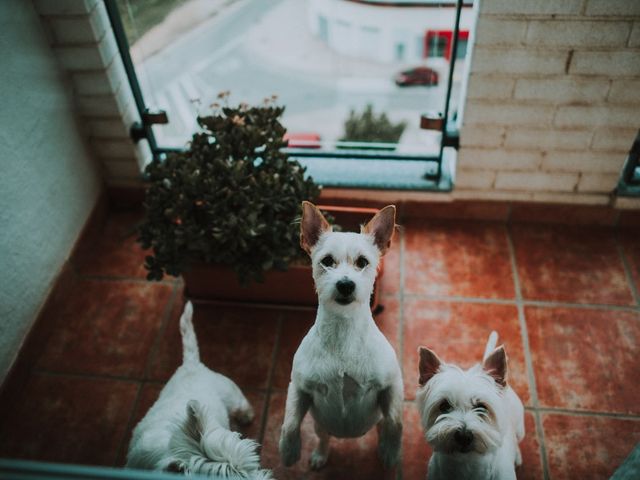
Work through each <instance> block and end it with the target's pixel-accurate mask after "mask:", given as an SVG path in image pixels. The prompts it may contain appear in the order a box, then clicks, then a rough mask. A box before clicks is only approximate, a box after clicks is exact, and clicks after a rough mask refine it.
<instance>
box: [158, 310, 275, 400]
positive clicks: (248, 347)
mask: <svg viewBox="0 0 640 480" xmlns="http://www.w3.org/2000/svg"><path fill="white" fill-rule="evenodd" d="M182 309H183V303H182V301H177V302H176V304H175V305H174V309H173V312H172V314H171V319H170V321H169V323H168V324H167V328H166V330H165V331H164V332H163V335H162V338H161V339H160V342H159V346H158V351H157V353H156V355H155V358H154V359H153V360H152V366H151V368H150V372H149V377H150V378H151V379H154V380H165V381H166V380H168V379H169V377H170V376H171V375H173V372H175V370H176V369H177V368H178V366H179V365H180V364H181V363H182V340H181V337H180V332H179V329H178V324H179V320H180V315H181V314H182ZM280 317H281V313H280V312H279V311H277V310H271V309H256V308H240V307H239V308H232V307H219V306H204V305H197V306H196V308H195V312H194V318H193V324H194V328H195V331H196V336H197V338H198V345H199V347H200V358H201V360H202V363H204V364H205V365H206V366H207V367H209V368H210V369H212V370H213V371H215V372H218V373H221V374H223V375H226V376H227V377H229V378H231V379H232V380H233V381H234V382H236V383H237V384H238V385H239V386H240V387H241V388H258V389H264V388H266V387H267V383H268V379H269V370H270V368H271V361H272V357H273V349H274V348H275V342H276V336H277V331H278V319H279V318H280Z"/></svg>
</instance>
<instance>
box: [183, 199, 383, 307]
mask: <svg viewBox="0 0 640 480" xmlns="http://www.w3.org/2000/svg"><path fill="white" fill-rule="evenodd" d="M318 207H319V208H320V209H321V210H322V211H324V212H328V213H330V214H331V215H332V216H333V217H334V218H335V220H336V223H337V224H339V225H340V226H341V227H342V229H343V230H344V231H358V228H359V225H360V224H362V223H365V222H366V221H368V220H369V219H370V218H372V217H373V215H375V213H376V212H377V210H376V209H373V208H352V207H333V206H326V205H318ZM382 260H383V259H381V261H380V267H379V268H378V277H377V280H376V283H375V285H374V291H373V295H372V296H371V308H372V310H375V309H376V308H377V307H378V284H379V279H380V277H381V276H382V273H383V261H382ZM182 277H183V278H184V283H185V289H184V294H185V297H187V298H188V299H190V300H191V301H193V302H194V303H221V304H237V305H240V304H242V305H254V306H255V305H262V306H274V307H294V308H305V307H306V308H316V307H317V305H318V297H317V295H316V292H315V286H314V284H313V278H312V276H311V266H310V265H307V264H300V265H296V264H292V265H289V268H288V269H287V270H286V271H279V270H269V271H267V272H265V274H264V282H263V283H256V282H251V283H249V284H248V285H246V286H243V285H241V284H240V282H239V281H238V278H237V276H236V273H235V272H234V271H233V269H232V268H231V267H230V266H228V265H219V264H205V263H202V264H197V265H194V266H193V267H192V268H191V269H190V270H189V271H188V272H184V273H183V274H182Z"/></svg>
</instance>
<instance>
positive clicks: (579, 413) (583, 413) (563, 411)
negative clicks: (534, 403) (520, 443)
mask: <svg viewBox="0 0 640 480" xmlns="http://www.w3.org/2000/svg"><path fill="white" fill-rule="evenodd" d="M525 410H527V411H530V412H532V413H535V412H536V411H538V412H540V413H548V414H555V415H567V416H571V417H604V418H618V419H621V420H633V421H635V422H640V415H634V414H632V413H615V412H598V411H593V410H572V409H570V408H554V407H537V408H534V407H525Z"/></svg>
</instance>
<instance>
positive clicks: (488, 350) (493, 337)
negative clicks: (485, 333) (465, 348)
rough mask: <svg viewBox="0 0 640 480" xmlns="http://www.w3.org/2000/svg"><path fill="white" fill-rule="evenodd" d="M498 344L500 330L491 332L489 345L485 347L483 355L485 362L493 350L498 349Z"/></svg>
mask: <svg viewBox="0 0 640 480" xmlns="http://www.w3.org/2000/svg"><path fill="white" fill-rule="evenodd" d="M497 344H498V332H496V331H495V330H494V331H493V332H491V333H490V334H489V340H487V346H486V347H484V355H483V356H482V361H483V362H484V361H485V360H486V359H487V358H489V355H491V352H493V351H494V350H495V349H496V345H497Z"/></svg>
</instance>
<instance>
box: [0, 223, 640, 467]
mask: <svg viewBox="0 0 640 480" xmlns="http://www.w3.org/2000/svg"><path fill="white" fill-rule="evenodd" d="M137 218H138V217H137V215H135V214H122V213H112V214H111V215H110V216H109V218H108V221H107V223H106V225H105V226H104V228H103V231H102V232H100V234H99V235H98V236H96V238H94V239H91V241H86V242H85V243H84V244H83V245H80V247H79V248H78V252H77V254H76V256H75V258H74V259H72V261H71V267H70V268H69V269H68V271H67V273H66V274H65V275H63V276H62V280H61V284H59V285H57V287H56V289H55V290H54V294H53V296H52V298H51V300H50V301H49V302H48V305H47V308H46V310H45V312H44V313H43V317H42V319H41V322H40V323H39V324H38V328H37V330H36V331H34V332H33V335H32V341H30V342H29V344H28V347H27V348H26V349H25V350H24V351H23V352H22V354H21V361H20V363H19V365H20V366H21V367H20V369H19V370H18V371H17V372H18V374H17V375H15V376H14V377H13V380H12V381H11V383H9V384H7V388H5V389H4V393H3V396H2V398H1V399H0V407H1V409H0V457H15V458H28V459H38V460H47V461H56V462H69V463H84V464H98V465H112V466H113V465H115V466H120V465H122V464H123V461H124V456H125V453H126V449H127V444H128V441H129V437H130V433H131V429H132V427H133V426H134V425H135V423H136V422H137V421H138V420H139V419H140V418H141V417H142V416H143V415H144V412H145V411H146V409H148V408H149V406H150V405H151V404H152V403H153V402H154V400H155V399H156V398H157V395H158V393H159V391H160V389H161V388H162V385H163V382H165V381H166V380H167V378H168V377H169V376H170V375H171V374H172V372H173V371H174V369H175V368H176V367H177V366H178V364H179V361H180V358H181V353H180V348H181V347H180V340H179V333H178V328H177V321H178V317H179V314H180V312H181V309H182V305H183V299H182V284H181V283H180V282H179V281H175V280H172V279H169V280H165V281H163V282H160V283H148V282H146V281H145V280H144V270H143V269H142V268H141V263H142V260H143V258H144V253H143V252H141V251H139V249H138V247H137V245H136V244H135V241H134V238H135V233H133V232H134V231H135V228H134V227H135V222H136V220H137ZM403 223H404V225H403V229H402V230H401V231H400V233H399V234H398V235H397V236H396V242H395V244H394V246H393V248H392V250H391V251H390V252H389V254H388V257H387V259H386V271H385V275H384V278H383V280H382V303H383V304H384V307H385V309H384V311H383V313H382V314H380V315H379V316H378V317H377V318H376V321H377V323H378V325H379V327H380V328H381V330H382V331H383V333H384V334H385V335H386V336H387V338H389V340H390V341H391V343H392V344H393V346H394V347H395V349H396V352H397V354H398V358H400V359H401V360H402V367H403V375H404V381H405V393H406V402H405V420H406V421H405V431H404V438H403V457H402V464H401V465H400V467H399V468H398V472H397V478H403V479H424V478H425V475H426V468H427V462H428V457H429V448H428V447H427V445H426V443H425V441H424V438H423V436H422V432H421V431H420V427H419V422H418V414H417V410H416V408H415V405H414V396H415V389H416V381H417V348H418V346H419V345H421V344H423V345H427V346H430V347H432V348H434V349H435V350H436V351H437V352H438V353H439V355H440V356H441V357H443V358H444V359H445V360H448V361H454V362H457V363H459V364H461V365H463V366H470V365H471V364H472V363H474V362H476V361H478V360H479V358H480V355H481V352H482V349H483V346H484V342H485V340H486V337H487V335H488V333H489V332H490V330H491V329H497V330H498V332H499V334H500V336H501V339H502V340H503V341H504V343H505V344H506V348H507V352H508V354H509V357H510V373H511V377H510V378H511V384H512V385H513V387H514V388H515V390H516V391H517V392H518V394H519V395H520V397H521V398H522V399H523V401H524V402H525V404H526V410H527V411H526V425H527V434H526V437H525V440H524V443H523V452H524V465H523V466H522V467H521V468H520V469H519V471H518V478H520V479H541V478H551V479H572V478H580V479H591V478H593V479H600V478H606V477H608V476H609V475H610V474H611V473H612V472H613V471H614V470H615V468H616V467H617V466H618V465H619V464H620V463H621V462H622V460H623V459H624V458H625V457H626V456H627V454H628V453H629V452H630V451H631V449H632V448H633V446H634V445H635V444H636V443H638V442H639V441H640V403H639V402H638V398H639V397H640V386H639V384H638V378H640V361H639V360H638V359H639V358H640V355H639V354H640V348H639V346H640V305H639V303H638V301H639V297H638V290H639V289H640V284H639V282H640V275H639V274H638V272H639V271H640V254H639V252H640V250H639V249H638V245H639V244H640V242H639V241H638V232H637V231H622V230H619V231H614V230H607V229H600V228H586V227H559V226H542V225H524V224H515V225H510V226H506V225H504V224H500V223H482V222H469V221H464V222H462V221H456V222H447V221H416V220H409V221H406V222H403ZM312 322H313V313H311V312H294V311H287V310H282V311H280V310H260V309H256V308H231V307H224V308H223V307H207V308H199V309H198V310H197V311H196V318H195V327H196V333H197V335H198V339H199V343H200V350H201V356H202V359H203V361H204V362H205V363H206V364H207V365H208V366H209V367H211V368H212V369H214V370H217V371H219V372H221V373H223V374H225V375H227V376H229V377H231V378H232V379H234V380H235V381H236V382H237V383H238V384H239V385H240V386H241V387H242V388H243V390H244V391H245V393H246V394H247V396H248V398H249V399H250V400H251V402H252V403H253V405H254V408H255V410H256V412H257V418H256V419H255V421H254V422H253V424H252V425H250V426H249V427H248V428H246V429H245V430H244V433H245V434H246V435H248V436H250V437H253V438H256V439H257V440H258V441H259V442H260V443H261V444H262V445H263V447H262V461H263V465H264V466H265V467H268V468H272V469H273V470H274V474H275V477H276V478H279V479H286V478H292V479H293V478H295V479H303V478H304V479H311V478H314V479H315V478H318V479H320V478H327V479H329V478H331V479H338V478H383V473H382V471H381V466H380V464H379V462H378V460H377V457H376V453H375V444H376V434H375V432H373V431H372V432H369V433H368V434H367V435H366V436H365V437H363V438H360V439H356V440H340V441H334V443H333V453H332V456H331V458H330V461H329V464H328V465H327V467H326V468H325V469H324V470H322V471H321V472H310V471H309V469H308V466H307V460H308V457H309V454H310V451H311V449H312V448H313V444H314V439H313V435H312V431H313V428H312V426H311V422H310V421H309V418H307V419H306V421H305V422H304V425H303V450H304V451H303V453H302V461H301V462H300V463H299V464H298V465H296V466H295V467H293V468H289V469H285V468H283V467H281V466H280V465H279V460H278V453H277V439H278V436H279V429H280V425H281V422H282V416H283V409H284V402H285V397H286V386H287V383H288V378H289V373H290V368H291V360H292V356H293V354H294V352H295V350H296V348H297V346H298V344H299V342H300V340H301V338H302V337H303V336H304V334H305V333H306V331H307V330H308V328H309V327H310V325H311V324H312ZM389 477H390V476H389V475H387V478H389ZM391 477H392V475H391Z"/></svg>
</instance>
